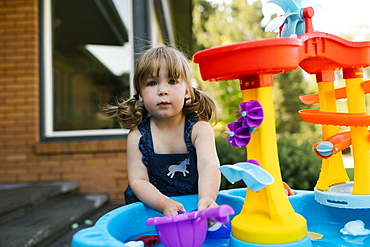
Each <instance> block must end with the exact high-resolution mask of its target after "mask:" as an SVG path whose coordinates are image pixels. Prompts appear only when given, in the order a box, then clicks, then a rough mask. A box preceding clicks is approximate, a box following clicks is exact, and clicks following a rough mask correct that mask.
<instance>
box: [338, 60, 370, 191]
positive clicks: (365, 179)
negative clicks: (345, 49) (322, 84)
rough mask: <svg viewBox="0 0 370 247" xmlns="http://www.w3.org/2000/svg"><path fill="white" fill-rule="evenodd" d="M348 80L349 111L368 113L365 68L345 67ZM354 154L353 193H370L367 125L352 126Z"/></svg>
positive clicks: (369, 147)
mask: <svg viewBox="0 0 370 247" xmlns="http://www.w3.org/2000/svg"><path fill="white" fill-rule="evenodd" d="M343 78H344V79H345V80H346V92H347V104H348V112H349V113H366V102H365V93H364V90H363V89H362V87H361V83H362V82H363V69H362V67H358V68H348V69H343ZM351 137H352V155H353V160H354V185H353V190H352V193H353V194H357V195H369V194H370V153H369V151H370V140H369V131H368V127H367V126H351Z"/></svg>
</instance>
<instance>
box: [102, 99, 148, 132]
mask: <svg viewBox="0 0 370 247" xmlns="http://www.w3.org/2000/svg"><path fill="white" fill-rule="evenodd" d="M140 103H141V102H140ZM140 103H139V101H138V99H137V96H133V97H132V98H130V99H128V100H126V101H119V100H118V102H117V105H116V106H112V105H109V106H107V107H105V109H104V112H105V113H106V115H108V116H109V117H111V118H113V117H115V118H117V121H118V123H119V125H120V126H121V128H123V129H133V128H135V127H137V126H138V125H139V124H140V123H141V121H143V119H144V118H146V116H147V115H148V112H147V110H146V109H145V107H144V105H143V104H140Z"/></svg>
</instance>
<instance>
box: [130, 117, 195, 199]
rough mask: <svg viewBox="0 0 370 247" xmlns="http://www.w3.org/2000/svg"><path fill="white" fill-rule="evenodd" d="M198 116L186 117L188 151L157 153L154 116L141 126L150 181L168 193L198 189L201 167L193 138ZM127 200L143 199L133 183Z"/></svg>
mask: <svg viewBox="0 0 370 247" xmlns="http://www.w3.org/2000/svg"><path fill="white" fill-rule="evenodd" d="M197 122H198V118H186V120H185V128H184V140H185V143H186V147H187V149H188V152H187V153H175V154H157V153H155V152H154V147H153V139H152V133H151V131H150V117H148V118H146V119H144V121H143V122H141V123H140V124H139V126H138V129H139V130H140V133H141V135H142V136H141V138H140V141H139V149H140V151H141V153H142V154H143V158H142V161H143V163H144V165H145V166H146V168H147V170H148V176H149V181H150V182H151V183H152V184H153V185H154V186H155V187H156V188H157V189H158V190H159V191H160V192H162V193H163V194H164V195H167V196H180V195H187V194H197V193H198V169H197V155H196V150H195V147H194V146H193V144H192V142H191V133H192V130H193V126H194V124H195V123H197ZM125 201H126V204H129V203H133V202H137V201H139V200H138V199H137V198H136V196H135V195H134V193H133V192H132V190H131V188H130V186H128V187H127V189H126V191H125Z"/></svg>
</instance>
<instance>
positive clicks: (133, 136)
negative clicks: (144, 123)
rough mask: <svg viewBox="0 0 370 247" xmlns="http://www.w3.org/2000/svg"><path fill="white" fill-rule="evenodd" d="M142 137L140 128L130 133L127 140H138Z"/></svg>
mask: <svg viewBox="0 0 370 247" xmlns="http://www.w3.org/2000/svg"><path fill="white" fill-rule="evenodd" d="M140 137H141V132H140V130H139V128H138V127H135V128H133V129H131V130H130V132H128V135H127V138H128V139H129V140H130V139H131V140H132V139H137V138H140Z"/></svg>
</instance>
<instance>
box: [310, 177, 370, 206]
mask: <svg viewBox="0 0 370 247" xmlns="http://www.w3.org/2000/svg"><path fill="white" fill-rule="evenodd" d="M352 189H353V181H350V182H347V183H343V184H338V185H333V186H331V187H330V188H329V189H328V190H326V191H320V190H318V189H317V188H315V200H316V201H317V202H318V203H321V204H323V205H326V206H329V207H336V208H349V209H370V195H353V194H352Z"/></svg>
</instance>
